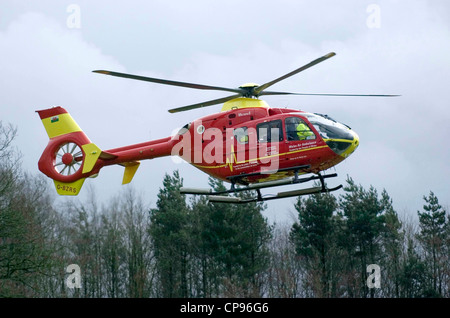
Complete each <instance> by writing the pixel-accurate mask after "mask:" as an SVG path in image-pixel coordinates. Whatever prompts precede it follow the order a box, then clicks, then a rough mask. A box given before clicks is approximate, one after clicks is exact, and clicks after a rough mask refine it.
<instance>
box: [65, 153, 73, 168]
mask: <svg viewBox="0 0 450 318" xmlns="http://www.w3.org/2000/svg"><path fill="white" fill-rule="evenodd" d="M62 162H63V163H64V164H65V165H66V166H69V165H71V164H72V163H73V155H72V154H71V153H65V154H64V155H63V156H62Z"/></svg>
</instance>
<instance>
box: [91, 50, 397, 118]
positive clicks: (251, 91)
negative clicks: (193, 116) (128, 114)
mask: <svg viewBox="0 0 450 318" xmlns="http://www.w3.org/2000/svg"><path fill="white" fill-rule="evenodd" d="M335 55H336V53H334V52H330V53H328V54H326V55H324V56H322V57H319V58H318V59H315V60H314V61H311V62H309V63H308V64H305V65H303V66H302V67H299V68H298V69H296V70H294V71H292V72H289V73H287V74H285V75H283V76H280V77H278V78H276V79H274V80H272V81H270V82H267V83H265V84H263V85H258V84H244V85H241V86H240V87H238V88H228V87H220V86H210V85H203V84H194V83H187V82H179V81H172V80H165V79H160V78H153V77H145V76H139V75H132V74H126V73H118V72H111V71H105V70H96V71H93V72H94V73H99V74H105V75H111V76H116V77H123V78H129V79H134V80H139V81H146V82H152V83H158V84H164V85H172V86H179V87H185V88H194V89H202V90H215V91H226V92H232V93H235V94H234V95H231V96H228V97H223V98H218V99H214V100H210V101H206V102H202V103H197V104H192V105H188V106H183V107H178V108H173V109H170V110H169V112H170V113H177V112H182V111H187V110H192V109H196V108H201V107H207V106H212V105H216V104H222V103H225V102H227V101H230V100H232V99H235V98H238V97H247V98H258V97H259V96H263V95H266V96H267V95H303V96H345V97H395V96H400V95H378V94H322V93H320V94H315V93H290V92H275V91H265V90H266V89H267V88H269V87H270V86H272V85H274V84H276V83H278V82H281V81H282V80H285V79H287V78H289V77H291V76H293V75H295V74H298V73H300V72H302V71H304V70H307V69H308V68H310V67H312V66H314V65H316V64H319V63H321V62H323V61H325V60H327V59H329V58H331V57H333V56H335Z"/></svg>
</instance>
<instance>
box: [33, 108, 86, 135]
mask: <svg viewBox="0 0 450 318" xmlns="http://www.w3.org/2000/svg"><path fill="white" fill-rule="evenodd" d="M42 123H43V124H44V127H45V130H46V131H47V134H48V137H49V138H50V139H51V138H54V137H58V136H61V135H65V134H69V133H72V132H76V131H81V128H80V127H79V126H78V124H77V123H76V122H75V120H73V118H72V116H70V115H69V114H68V113H65V114H59V115H57V116H53V117H48V118H44V119H42Z"/></svg>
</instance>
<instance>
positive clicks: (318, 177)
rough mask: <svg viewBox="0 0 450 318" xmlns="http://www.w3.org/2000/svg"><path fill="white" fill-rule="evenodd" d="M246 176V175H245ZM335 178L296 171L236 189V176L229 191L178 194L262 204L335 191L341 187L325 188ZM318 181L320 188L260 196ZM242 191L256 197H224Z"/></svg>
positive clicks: (194, 189)
mask: <svg viewBox="0 0 450 318" xmlns="http://www.w3.org/2000/svg"><path fill="white" fill-rule="evenodd" d="M247 176H248V175H247ZM334 177H337V174H336V173H333V174H328V175H321V174H317V175H313V176H310V177H305V178H299V177H298V170H297V172H296V173H295V175H294V176H293V177H289V178H286V179H282V180H276V181H267V182H262V183H254V184H249V185H246V186H243V187H236V186H235V184H236V181H237V179H238V178H242V176H237V177H233V178H230V181H231V188H230V189H229V190H224V191H216V192H214V191H212V190H211V189H197V188H181V189H180V193H183V194H194V195H208V200H209V201H210V202H222V203H236V204H245V203H250V202H263V201H269V200H276V199H284V198H290V197H296V196H301V195H310V194H316V193H327V192H332V191H336V190H339V189H341V188H342V185H339V186H337V187H334V188H327V186H326V184H325V179H326V178H334ZM314 180H319V181H320V186H315V187H311V188H306V189H298V190H292V191H285V192H278V193H277V194H276V195H270V196H265V197H263V196H262V194H261V191H260V190H261V189H264V188H274V187H279V186H285V185H291V184H299V183H305V182H309V181H314ZM242 191H256V193H257V196H256V197H254V198H250V199H242V198H237V197H230V196H226V194H231V193H237V192H242Z"/></svg>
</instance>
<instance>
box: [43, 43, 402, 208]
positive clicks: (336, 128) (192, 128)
mask: <svg viewBox="0 0 450 318" xmlns="http://www.w3.org/2000/svg"><path fill="white" fill-rule="evenodd" d="M335 55H336V53H334V52H331V53H328V54H326V55H324V56H322V57H320V58H317V59H315V60H313V61H311V62H310V63H308V64H305V65H303V66H302V67H300V68H297V69H296V70H294V71H292V72H290V73H287V74H285V75H283V76H281V77H278V78H276V79H274V80H272V81H270V82H267V83H265V84H263V85H258V84H255V83H247V84H243V85H241V86H239V87H238V88H227V87H219V86H210V85H203V84H194V83H188V82H179V81H172V80H165V79H159V78H151V77H144V76H138V75H132V74H126V73H118V72H113V71H107V70H95V71H93V72H94V73H98V74H104V75H110V76H116V77H122V78H128V79H133V80H140V81H147V82H152V83H158V84H164V85H172V86H178V87H185V88H191V89H199V90H216V91H225V92H229V93H233V94H232V95H230V96H227V97H223V98H219V99H214V100H210V101H206V102H201V103H197V104H193V105H188V106H183V107H178V108H173V109H170V110H169V112H170V113H177V112H182V111H188V110H192V109H196V108H201V107H207V106H212V105H217V104H223V106H222V109H221V111H220V112H219V113H215V114H211V115H207V116H204V117H202V118H199V119H196V120H193V121H191V122H189V123H187V124H186V125H185V126H183V127H182V128H181V129H179V131H178V132H177V133H176V134H174V135H173V136H169V137H166V138H162V139H157V140H152V141H147V142H143V143H139V144H134V145H129V146H124V147H119V148H114V149H109V150H101V149H100V148H99V147H98V146H97V145H96V144H94V143H93V142H91V141H90V139H89V138H88V137H87V136H86V134H85V133H84V132H83V131H82V130H81V128H80V127H79V126H78V124H77V123H76V122H75V120H74V119H73V118H72V117H71V115H70V114H69V113H68V112H67V110H66V109H64V108H63V107H61V106H57V107H52V108H48V109H44V110H39V111H36V112H37V113H38V114H39V116H40V119H41V120H42V123H43V125H44V127H45V129H46V132H47V134H48V137H49V139H50V140H49V143H48V145H47V147H46V148H45V150H44V152H43V154H42V156H41V157H40V159H39V162H38V168H39V170H40V171H41V172H42V173H44V174H45V175H46V176H47V177H49V178H51V179H53V181H54V185H55V188H56V191H57V193H58V194H59V195H69V196H74V195H78V194H79V192H80V190H81V188H82V186H83V184H84V181H85V179H86V178H94V177H96V176H98V174H99V171H100V169H101V168H103V167H105V166H110V165H121V166H123V167H124V168H125V170H124V175H123V179H122V184H128V183H130V182H131V181H132V179H133V177H134V175H135V173H136V171H137V169H138V167H139V165H140V162H141V161H142V160H146V159H155V158H160V157H166V156H179V157H181V158H182V159H184V160H185V161H187V162H188V163H190V164H192V165H193V166H194V167H196V168H198V169H199V170H201V171H203V172H205V173H206V174H208V175H210V176H212V177H214V178H216V179H219V180H222V181H225V182H227V183H229V184H231V185H230V188H229V189H227V190H224V191H213V190H211V189H202V188H186V187H183V188H181V189H180V192H181V193H183V194H191V195H207V196H208V199H209V201H210V202H221V203H236V204H245V203H250V202H262V201H268V200H275V199H282V198H289V197H294V196H302V195H310V194H315V193H324V192H332V191H336V190H338V189H340V188H342V185H339V186H336V187H333V188H328V187H327V185H326V183H325V179H327V178H333V177H337V174H336V173H329V174H326V173H325V171H326V170H328V169H330V168H331V167H334V166H336V165H337V164H339V163H340V162H342V161H343V160H345V159H346V158H348V157H349V156H350V155H351V154H352V153H353V152H354V151H355V150H356V148H357V147H358V146H359V137H358V135H357V133H356V132H355V131H353V130H352V129H351V128H350V127H349V126H347V125H345V124H343V123H340V122H338V121H336V120H334V119H333V118H331V117H329V116H328V115H323V114H317V113H310V112H306V111H302V110H296V109H288V108H272V107H269V105H268V104H267V103H266V102H265V101H264V100H262V99H260V96H265V95H266V96H267V95H316V96H366V97H393V96H399V95H367V94H365V95H360V94H310V93H291V92H279V91H267V90H266V89H268V88H269V87H271V86H272V85H274V84H276V83H278V82H280V81H282V80H285V79H287V78H289V77H291V76H293V75H295V74H298V73H300V72H302V71H304V70H306V69H308V68H310V67H312V66H314V65H316V64H318V63H321V62H323V61H325V60H327V59H329V58H331V57H333V56H335ZM316 180H318V182H315V183H314V185H313V186H312V187H308V188H302V189H295V190H291V191H283V192H278V193H277V194H269V195H263V194H262V193H261V190H262V189H266V188H274V187H279V186H285V185H295V184H302V183H305V182H310V181H316ZM241 191H251V192H252V193H254V196H253V197H251V198H247V199H243V198H240V197H238V196H229V194H232V193H237V192H241Z"/></svg>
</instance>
